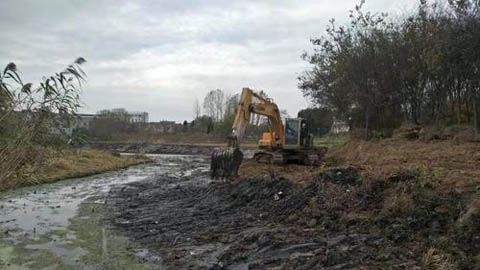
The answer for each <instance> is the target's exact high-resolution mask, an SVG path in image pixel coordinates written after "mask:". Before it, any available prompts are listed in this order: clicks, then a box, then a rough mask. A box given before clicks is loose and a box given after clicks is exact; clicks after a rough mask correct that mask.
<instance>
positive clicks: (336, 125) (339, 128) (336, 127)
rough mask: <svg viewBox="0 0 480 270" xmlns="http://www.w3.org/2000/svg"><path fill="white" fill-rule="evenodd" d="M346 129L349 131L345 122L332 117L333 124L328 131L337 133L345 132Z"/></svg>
mask: <svg viewBox="0 0 480 270" xmlns="http://www.w3.org/2000/svg"><path fill="white" fill-rule="evenodd" d="M348 131H350V127H349V126H348V124H347V122H345V121H342V120H338V119H333V124H332V127H331V128H330V133H332V134H339V133H345V132H348Z"/></svg>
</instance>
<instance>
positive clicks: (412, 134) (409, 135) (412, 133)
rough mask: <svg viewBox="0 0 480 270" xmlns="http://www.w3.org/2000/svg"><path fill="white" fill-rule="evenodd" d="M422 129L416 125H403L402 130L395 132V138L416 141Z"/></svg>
mask: <svg viewBox="0 0 480 270" xmlns="http://www.w3.org/2000/svg"><path fill="white" fill-rule="evenodd" d="M421 130H422V127H421V126H419V125H414V124H409V123H406V124H403V125H402V126H401V127H400V128H398V129H396V130H394V131H393V136H392V137H393V138H397V139H408V140H414V139H418V138H419V135H420V131H421Z"/></svg>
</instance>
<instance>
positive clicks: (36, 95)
mask: <svg viewBox="0 0 480 270" xmlns="http://www.w3.org/2000/svg"><path fill="white" fill-rule="evenodd" d="M85 62H86V61H85V59H83V58H81V57H80V58H78V59H76V60H75V61H74V62H73V63H72V64H71V65H68V66H67V67H66V68H65V69H64V70H63V71H61V72H59V73H55V74H54V75H52V76H48V77H44V78H43V79H42V81H41V82H40V83H38V85H34V84H33V83H24V82H23V81H22V79H21V77H20V76H19V72H18V69H17V66H16V65H15V64H14V63H9V64H8V65H7V66H6V67H5V69H4V70H3V72H1V73H0V189H1V187H2V186H9V187H10V186H13V185H15V183H16V182H18V183H19V184H20V183H21V182H22V179H35V177H32V174H33V173H34V171H35V168H36V167H39V166H42V165H43V163H44V162H46V160H47V155H46V154H45V149H46V147H50V148H51V147H58V146H62V145H65V143H66V142H68V138H66V137H65V136H62V135H61V132H59V131H60V130H61V129H59V126H60V123H68V122H69V121H70V120H71V119H72V117H74V116H75V114H76V112H77V110H78V108H79V107H80V95H79V94H80V89H81V87H82V83H83V82H85V78H86V75H85V73H84V72H83V70H82V69H81V67H80V66H81V65H82V64H83V63H85Z"/></svg>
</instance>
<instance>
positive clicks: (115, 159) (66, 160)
mask: <svg viewBox="0 0 480 270" xmlns="http://www.w3.org/2000/svg"><path fill="white" fill-rule="evenodd" d="M39 154H40V152H39ZM41 155H42V158H41V159H42V161H41V162H37V163H35V164H34V165H31V166H25V168H24V169H23V170H22V171H20V172H17V173H15V174H14V175H12V177H11V178H9V179H8V181H4V182H3V183H0V192H2V191H6V190H9V189H13V188H18V187H23V186H30V185H38V184H44V183H51V182H56V181H60V180H65V179H69V178H77V177H84V176H89V175H94V174H98V173H103V172H108V171H114V170H118V169H122V168H126V167H129V166H133V165H138V164H142V163H146V162H150V159H149V158H147V157H146V156H144V155H129V156H121V155H119V154H115V153H111V152H107V151H101V150H94V149H66V150H54V149H50V148H44V149H42V151H41Z"/></svg>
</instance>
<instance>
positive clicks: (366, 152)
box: [327, 140, 480, 192]
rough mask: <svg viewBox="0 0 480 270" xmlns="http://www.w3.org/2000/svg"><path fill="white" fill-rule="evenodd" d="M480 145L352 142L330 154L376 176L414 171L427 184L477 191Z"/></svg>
mask: <svg viewBox="0 0 480 270" xmlns="http://www.w3.org/2000/svg"><path fill="white" fill-rule="evenodd" d="M479 160H480V144H477V143H462V144H457V143H455V142H453V141H439V142H438V141H437V142H431V143H426V142H420V141H407V140H383V141H379V142H364V141H351V142H349V143H348V144H346V145H345V146H343V147H341V148H337V149H331V150H330V151H329V152H328V153H327V163H329V164H330V165H353V166H355V167H358V168H360V169H361V170H362V172H363V174H364V175H366V176H369V177H372V178H377V179H380V178H381V179H386V178H389V177H392V176H394V175H396V174H398V173H401V172H405V171H412V172H414V173H416V174H417V175H418V177H419V181H421V182H422V184H423V185H428V186H431V187H433V188H435V189H443V190H445V191H451V190H455V191H457V192H468V191H475V189H476V187H477V186H478V185H479V184H480V181H479V179H480V166H478V162H479Z"/></svg>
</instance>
